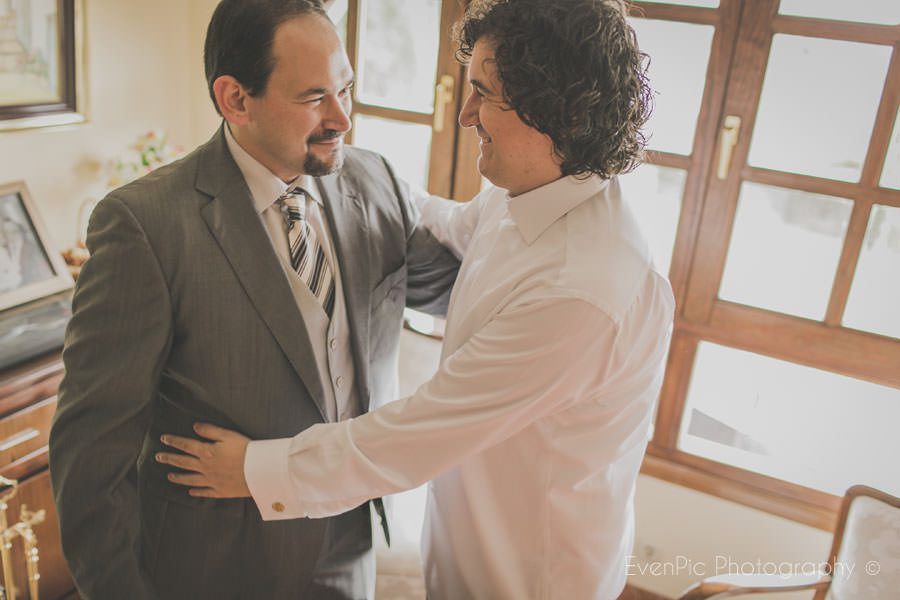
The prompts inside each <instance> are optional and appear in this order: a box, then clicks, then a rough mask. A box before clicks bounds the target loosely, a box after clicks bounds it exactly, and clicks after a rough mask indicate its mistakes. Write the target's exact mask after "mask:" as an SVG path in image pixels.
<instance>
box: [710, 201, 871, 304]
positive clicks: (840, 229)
mask: <svg viewBox="0 0 900 600" xmlns="http://www.w3.org/2000/svg"><path fill="white" fill-rule="evenodd" d="M852 210H853V203H852V202H851V201H849V200H844V199H842V198H834V197H831V196H821V195H818V194H808V193H806V192H800V191H796V190H788V189H784V188H777V187H771V186H767V185H759V184H754V183H745V184H744V185H743V187H742V188H741V195H740V198H739V199H738V207H737V214H736V215H735V220H734V229H733V233H732V236H731V246H730V247H729V249H728V257H727V259H726V262H725V272H724V274H723V276H722V285H721V288H720V290H719V297H720V298H722V299H723V300H731V301H733V302H739V303H741V304H748V305H751V306H758V307H760V308H766V309H769V310H774V311H778V312H782V313H787V314H791V315H797V316H800V317H806V318H809V319H822V318H824V317H825V310H826V308H827V307H828V298H829V296H830V295H831V286H832V284H833V283H834V274H835V271H836V269H837V264H838V260H839V259H840V254H841V250H842V248H843V243H844V236H845V234H846V232H847V225H848V223H849V221H850V213H851V211H852Z"/></svg>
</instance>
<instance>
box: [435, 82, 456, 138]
mask: <svg viewBox="0 0 900 600" xmlns="http://www.w3.org/2000/svg"><path fill="white" fill-rule="evenodd" d="M455 83H456V82H455V81H454V79H453V76H452V75H441V80H440V81H439V82H438V84H437V86H435V88H434V123H433V124H432V129H433V130H434V132H435V133H440V132H442V131H443V130H444V119H445V118H446V116H447V105H448V104H450V103H451V102H453V89H454V87H455Z"/></svg>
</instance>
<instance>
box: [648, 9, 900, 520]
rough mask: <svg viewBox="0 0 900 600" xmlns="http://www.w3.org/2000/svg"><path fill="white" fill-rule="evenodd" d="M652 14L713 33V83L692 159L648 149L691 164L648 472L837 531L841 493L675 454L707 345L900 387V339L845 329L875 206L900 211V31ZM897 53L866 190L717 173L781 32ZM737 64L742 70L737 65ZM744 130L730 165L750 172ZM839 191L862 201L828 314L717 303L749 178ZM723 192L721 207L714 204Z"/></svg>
mask: <svg viewBox="0 0 900 600" xmlns="http://www.w3.org/2000/svg"><path fill="white" fill-rule="evenodd" d="M635 5H636V10H637V11H638V13H637V15H635V16H640V17H645V18H650V19H662V20H670V21H682V22H691V23H706V24H713V25H715V26H716V33H715V36H714V38H713V42H712V50H711V56H710V61H709V66H708V69H707V83H706V89H705V91H704V95H703V104H702V108H701V112H700V116H699V119H698V126H697V132H696V135H695V143H694V147H693V151H692V153H691V155H690V156H688V157H685V156H681V155H671V154H666V153H660V152H651V153H650V155H649V160H648V162H649V163H650V164H655V165H659V166H666V167H676V168H681V169H687V172H688V179H687V182H686V186H685V191H684V196H683V205H682V206H683V208H682V214H681V217H680V221H679V224H678V231H677V236H676V243H675V248H674V251H673V259H672V266H671V269H670V279H671V281H672V285H673V289H674V291H675V296H676V302H677V306H678V308H677V313H676V320H675V329H674V334H673V340H672V345H671V348H670V353H669V358H668V364H667V369H666V375H665V379H664V382H663V387H662V391H661V394H660V405H659V411H658V415H657V421H656V427H655V429H654V436H653V439H652V441H651V443H650V445H649V447H648V451H647V457H646V459H645V461H644V464H643V467H642V472H643V473H645V474H647V475H650V476H653V477H657V478H660V479H663V480H666V481H669V482H672V483H676V484H678V485H682V486H685V487H689V488H692V489H695V490H698V491H701V492H705V493H708V494H712V495H715V496H718V497H721V498H724V499H728V500H731V501H735V502H738V503H740V504H743V505H746V506H750V507H753V508H757V509H760V510H763V511H766V512H769V513H772V514H775V515H779V516H782V517H785V518H788V519H791V520H794V521H798V522H801V523H804V524H807V525H810V526H813V527H816V528H820V529H824V530H832V529H833V527H834V525H835V522H836V518H837V513H838V510H839V508H840V502H841V499H840V497H838V496H834V495H832V494H828V493H825V492H822V491H818V490H814V489H811V488H807V487H804V486H801V485H798V484H794V483H791V482H787V481H783V480H779V479H776V478H773V477H768V476H765V475H761V474H758V473H754V472H751V471H747V470H744V469H741V468H738V467H734V466H731V465H727V464H724V463H719V462H716V461H714V460H710V459H707V458H703V457H700V456H696V455H692V454H689V453H686V452H683V451H681V450H679V449H678V446H677V442H678V433H679V429H680V425H681V420H682V418H683V416H684V415H683V413H684V408H685V402H686V396H687V392H688V387H689V383H690V377H691V372H692V369H693V367H694V359H695V357H696V353H697V347H698V344H699V342H701V341H707V342H713V343H717V344H721V345H724V346H727V347H730V348H735V349H739V350H746V351H749V352H754V353H757V354H761V355H764V356H769V357H772V358H776V359H782V360H786V361H789V362H792V363H795V364H799V365H805V366H809V367H814V368H818V369H822V370H825V371H829V372H833V373H839V374H842V375H847V376H850V377H854V378H857V379H862V380H866V381H870V382H873V383H877V384H882V385H887V386H891V387H897V388H900V369H898V368H897V365H900V341H898V340H896V339H893V338H889V337H885V336H880V335H877V334H872V333H866V332H861V331H855V330H852V329H849V328H844V327H842V326H841V320H842V318H843V313H844V309H845V307H846V304H847V298H848V296H849V293H850V287H851V284H852V281H853V276H854V273H855V269H856V264H857V261H858V259H859V255H860V250H861V248H862V244H863V241H864V238H865V235H866V231H867V226H868V221H869V214H870V212H871V209H872V206H873V205H875V204H883V205H887V206H894V207H898V206H900V190H894V189H888V188H882V187H880V185H879V182H880V178H881V173H882V169H883V167H884V162H885V158H886V156H887V151H888V146H889V144H890V138H891V135H892V131H893V126H894V120H895V118H896V115H897V108H898V98H900V26H883V25H869V24H862V23H845V22H834V21H825V20H818V19H812V18H806V17H795V16H784V15H778V14H777V10H778V0H753V2H746V1H744V2H742V1H741V0H721V3H720V7H719V8H718V9H711V8H695V7H685V6H673V5H668V4H656V3H652V2H636V3H635ZM779 33H781V34H791V35H802V36H808V37H817V38H826V39H834V40H845V41H856V42H866V43H875V44H882V45H887V46H892V48H893V50H892V55H891V62H890V66H889V68H888V74H887V79H886V84H885V87H884V90H883V93H882V97H881V100H880V105H879V107H878V111H877V114H876V121H875V124H874V129H873V135H872V137H871V139H870V143H869V148H868V151H867V154H866V158H865V162H864V164H863V169H862V175H861V177H860V181H859V183H848V182H841V181H833V180H829V179H824V178H818V177H811V176H805V175H795V174H790V173H784V172H779V171H772V170H767V169H760V168H754V167H750V166H745V167H742V168H741V169H740V171H739V176H737V177H734V176H730V177H729V178H728V179H726V180H725V181H717V180H716V179H714V178H713V177H712V176H711V173H712V169H713V163H714V160H715V158H716V157H718V153H719V144H720V140H719V135H718V132H719V127H720V125H721V123H722V122H723V120H724V118H725V115H731V114H736V115H739V116H741V118H742V120H743V127H742V129H743V130H744V131H746V132H752V131H753V126H754V121H755V117H756V113H757V109H758V105H759V101H760V95H761V90H762V82H763V78H764V76H765V71H766V66H767V61H768V56H769V48H770V46H771V41H772V38H773V36H774V35H775V34H779ZM733 65H739V66H733ZM750 141H751V136H750V135H743V136H742V138H741V139H740V141H739V143H738V145H737V147H736V148H735V150H734V155H733V157H732V165H745V164H746V161H747V155H748V152H749V148H750ZM744 181H747V182H755V183H760V184H767V185H776V186H779V187H784V188H789V189H796V190H801V191H805V192H811V193H818V194H826V195H834V196H840V197H843V198H847V199H849V200H851V201H852V202H853V210H852V213H851V218H850V223H849V226H848V230H847V234H846V237H845V241H844V245H843V249H842V252H841V255H840V260H839V264H838V268H837V273H836V276H835V280H834V284H833V287H832V292H831V296H830V298H829V302H828V308H827V312H826V316H825V319H824V320H823V321H821V322H818V321H813V320H808V319H803V318H799V317H793V316H789V315H784V314H780V313H776V312H773V311H768V310H764V309H760V308H754V307H750V306H743V305H740V304H736V303H732V302H727V301H724V300H721V299H719V297H718V289H719V285H720V282H721V278H722V273H723V271H724V267H725V258H726V253H727V249H728V247H729V244H730V236H731V231H732V226H733V222H734V216H735V211H736V208H737V199H738V193H739V188H740V185H741V184H742V182H744ZM711 197H714V198H718V199H721V201H717V202H710V201H708V199H709V198H711Z"/></svg>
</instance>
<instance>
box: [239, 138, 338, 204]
mask: <svg viewBox="0 0 900 600" xmlns="http://www.w3.org/2000/svg"><path fill="white" fill-rule="evenodd" d="M225 143H226V144H227V145H228V150H229V151H230V152H231V156H232V157H233V158H234V162H236V163H237V166H238V169H240V171H241V174H242V175H243V176H244V180H245V181H246V182H247V187H249V188H250V195H251V196H252V197H253V206H254V207H255V208H256V212H257V213H259V214H262V212H263V211H265V210H266V209H267V208H269V207H270V206H272V203H273V202H275V201H276V200H277V199H278V198H279V197H280V196H281V195H282V194H284V193H285V192H287V191H289V190H293V189H295V188H298V187H300V188H303V190H304V191H305V192H306V193H307V194H308V195H309V197H310V198H311V199H312V200H314V201H315V202H316V203H318V204H321V202H322V201H321V200H320V199H319V198H318V196H317V195H316V190H315V188H314V187H313V178H312V177H310V176H309V175H301V176H300V177H298V178H297V179H295V180H294V181H292V182H291V183H290V184H287V183H285V182H283V181H282V180H281V179H279V178H278V177H277V176H276V175H275V174H274V173H272V171H270V170H269V169H268V168H266V167H265V166H263V164H262V163H260V162H259V161H258V160H256V159H255V158H253V157H252V156H250V153H249V152H247V151H246V150H244V149H243V148H242V147H241V145H240V144H239V143H238V142H237V140H236V139H234V135H232V133H231V128H230V127H229V126H228V123H225Z"/></svg>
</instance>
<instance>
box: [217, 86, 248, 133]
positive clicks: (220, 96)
mask: <svg viewBox="0 0 900 600" xmlns="http://www.w3.org/2000/svg"><path fill="white" fill-rule="evenodd" d="M213 94H214V95H215V97H216V104H218V105H219V111H220V112H221V113H222V116H223V117H224V118H225V120H226V121H228V122H229V123H233V124H235V125H245V124H247V122H248V121H249V120H250V115H249V114H248V111H247V97H248V94H247V90H246V89H244V86H242V85H241V83H240V82H239V81H238V80H237V79H235V78H234V77H232V76H231V75H222V76H221V77H219V78H218V79H216V80H215V81H214V82H213Z"/></svg>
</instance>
